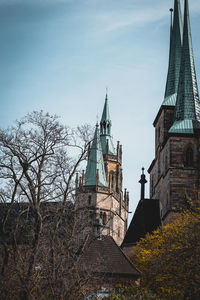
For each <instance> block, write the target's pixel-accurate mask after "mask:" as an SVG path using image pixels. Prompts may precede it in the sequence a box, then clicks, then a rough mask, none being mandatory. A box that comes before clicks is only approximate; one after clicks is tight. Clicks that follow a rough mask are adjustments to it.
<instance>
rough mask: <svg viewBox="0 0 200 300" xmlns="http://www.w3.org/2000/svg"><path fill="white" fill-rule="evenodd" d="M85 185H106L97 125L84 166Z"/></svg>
mask: <svg viewBox="0 0 200 300" xmlns="http://www.w3.org/2000/svg"><path fill="white" fill-rule="evenodd" d="M85 185H86V186H96V185H98V186H105V187H107V186H108V183H107V181H106V175H105V169H104V160H103V153H102V147H101V140H100V133H99V126H98V124H97V125H96V130H95V134H94V139H93V142H92V147H91V149H90V154H89V159H88V163H87V167H86V174H85Z"/></svg>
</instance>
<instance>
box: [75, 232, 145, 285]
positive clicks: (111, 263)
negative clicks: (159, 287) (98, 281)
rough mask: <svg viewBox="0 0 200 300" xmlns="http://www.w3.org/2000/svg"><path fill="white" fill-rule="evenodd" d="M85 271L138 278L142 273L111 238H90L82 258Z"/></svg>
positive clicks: (83, 250)
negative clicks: (90, 270)
mask: <svg viewBox="0 0 200 300" xmlns="http://www.w3.org/2000/svg"><path fill="white" fill-rule="evenodd" d="M80 262H81V264H82V267H83V269H85V270H88V269H90V268H92V270H93V272H94V273H96V274H98V273H99V274H104V275H105V276H106V275H109V276H110V275H112V276H123V277H128V278H134V279H136V278H138V277H139V276H140V272H139V271H138V270H137V269H136V268H135V267H134V265H133V264H132V262H131V261H130V260H129V259H128V257H127V256H126V255H125V254H124V253H123V251H122V250H121V249H120V247H119V246H118V245H117V244H116V243H115V241H114V240H113V238H112V237H111V236H101V238H97V237H91V236H90V237H89V238H88V239H87V241H86V243H85V246H84V248H83V249H82V256H81V258H80Z"/></svg>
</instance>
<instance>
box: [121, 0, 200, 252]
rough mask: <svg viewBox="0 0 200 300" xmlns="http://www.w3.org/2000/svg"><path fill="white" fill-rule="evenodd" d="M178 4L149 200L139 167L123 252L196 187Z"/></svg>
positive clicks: (196, 138)
mask: <svg viewBox="0 0 200 300" xmlns="http://www.w3.org/2000/svg"><path fill="white" fill-rule="evenodd" d="M184 2H185V3H184V4H185V5H184V23H183V24H182V14H181V5H180V0H174V9H170V11H171V14H172V18H171V26H170V51H169V67H168V75H167V83H166V88H165V95H164V100H163V102H162V104H161V107H160V109H159V111H158V113H157V116H156V118H155V121H154V123H153V125H154V127H155V158H154V160H153V161H152V163H151V165H150V167H149V170H148V172H149V173H150V198H149V199H146V198H145V195H144V186H145V183H146V178H145V175H144V170H143V174H142V176H141V180H140V183H141V199H140V201H139V203H138V206H137V208H136V211H135V213H134V216H133V218H132V221H131V223H130V226H129V228H128V230H127V233H126V236H125V238H124V241H123V243H122V248H123V250H124V251H125V252H126V253H127V254H128V255H129V254H130V253H132V251H133V249H134V246H135V245H136V243H137V242H138V241H139V240H140V239H141V238H142V237H144V236H145V235H146V234H147V233H148V232H149V233H151V232H152V231H153V230H155V229H156V228H157V227H158V226H160V225H165V224H168V223H170V222H171V221H172V220H173V218H174V217H176V215H177V213H179V212H180V211H181V210H182V209H184V208H185V207H187V206H188V205H189V201H188V200H190V198H191V197H192V196H194V195H195V192H197V191H198V190H199V184H200V155H199V151H200V100H199V93H198V86H197V79H196V72H195V64H194V56H193V47H192V35H191V27H190V16H189V6H188V0H185V1H184ZM196 194H197V193H196Z"/></svg>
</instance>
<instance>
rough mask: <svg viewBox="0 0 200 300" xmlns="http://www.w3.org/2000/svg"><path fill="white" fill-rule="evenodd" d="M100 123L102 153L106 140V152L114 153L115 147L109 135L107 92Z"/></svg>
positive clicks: (109, 121) (104, 152)
mask: <svg viewBox="0 0 200 300" xmlns="http://www.w3.org/2000/svg"><path fill="white" fill-rule="evenodd" d="M100 125H101V145H102V150H103V154H106V144H107V140H108V154H111V155H115V148H114V145H113V140H112V136H111V127H112V122H111V119H110V113H109V107H108V96H107V94H106V99H105V104H104V109H103V114H102V117H101V122H100Z"/></svg>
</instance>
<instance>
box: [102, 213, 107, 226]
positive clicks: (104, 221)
mask: <svg viewBox="0 0 200 300" xmlns="http://www.w3.org/2000/svg"><path fill="white" fill-rule="evenodd" d="M106 223H107V216H106V213H103V225H106Z"/></svg>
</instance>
